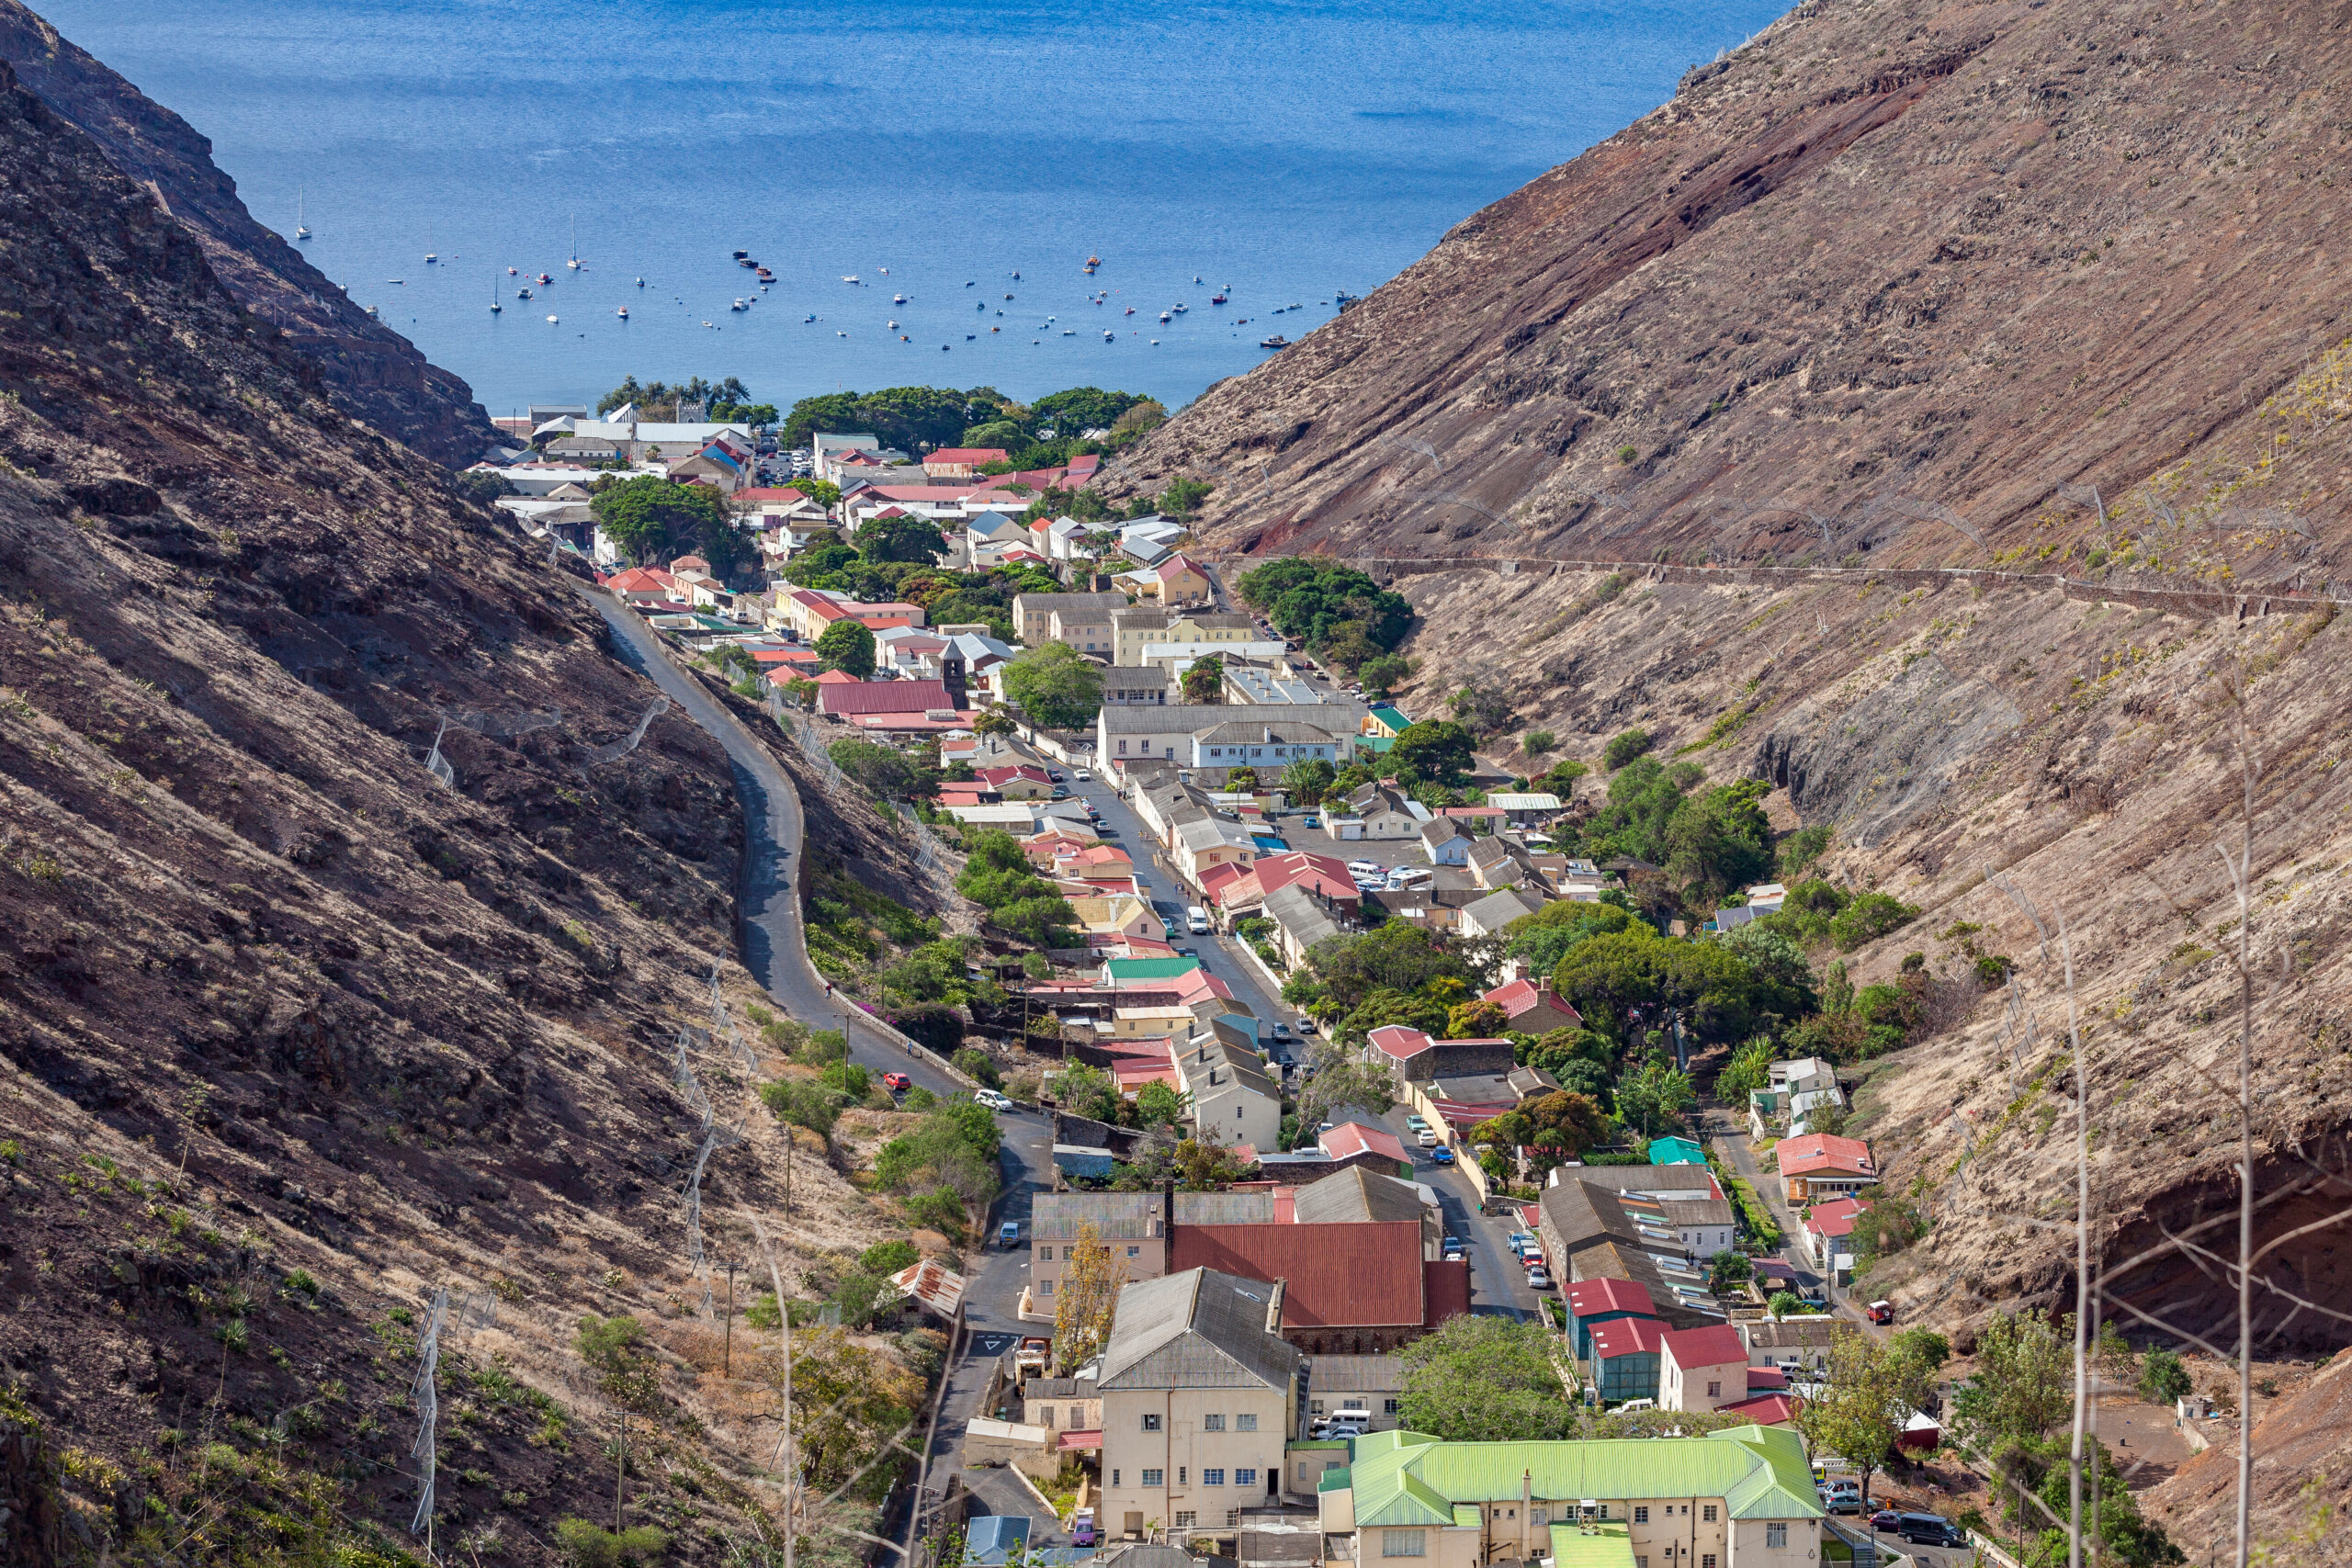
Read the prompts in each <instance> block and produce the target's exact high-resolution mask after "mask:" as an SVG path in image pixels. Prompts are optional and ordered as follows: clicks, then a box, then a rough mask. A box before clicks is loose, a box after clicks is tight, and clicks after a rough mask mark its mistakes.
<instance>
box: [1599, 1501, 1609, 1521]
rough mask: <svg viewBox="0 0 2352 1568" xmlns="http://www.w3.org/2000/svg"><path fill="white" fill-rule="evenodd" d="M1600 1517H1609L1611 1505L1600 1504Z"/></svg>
mask: <svg viewBox="0 0 2352 1568" xmlns="http://www.w3.org/2000/svg"><path fill="white" fill-rule="evenodd" d="M1600 1517H1602V1518H1604V1519H1605V1518H1607V1517H1609V1505H1608V1504H1606V1503H1603V1504H1602V1505H1600Z"/></svg>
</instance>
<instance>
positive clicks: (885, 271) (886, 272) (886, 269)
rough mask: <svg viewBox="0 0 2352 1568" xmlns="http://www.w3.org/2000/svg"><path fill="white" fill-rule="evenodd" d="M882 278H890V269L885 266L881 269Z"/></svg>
mask: <svg viewBox="0 0 2352 1568" xmlns="http://www.w3.org/2000/svg"><path fill="white" fill-rule="evenodd" d="M882 276H885V277H888V276H890V269H889V268H888V267H887V266H886V267H884V268H883V269H882Z"/></svg>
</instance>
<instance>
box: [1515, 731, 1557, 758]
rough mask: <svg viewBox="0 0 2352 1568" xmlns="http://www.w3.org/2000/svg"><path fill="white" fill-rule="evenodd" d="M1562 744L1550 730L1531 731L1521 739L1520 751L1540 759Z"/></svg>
mask: <svg viewBox="0 0 2352 1568" xmlns="http://www.w3.org/2000/svg"><path fill="white" fill-rule="evenodd" d="M1559 743H1560V738H1559V737H1558V736H1556V735H1555V734H1553V733H1552V732H1551V731H1550V730H1548V729H1531V730H1529V731H1528V732H1527V733H1526V734H1524V735H1522V736H1521V737H1520V738H1519V749H1520V750H1522V751H1524V752H1526V753H1527V754H1528V755H1529V756H1531V757H1540V756H1542V755H1543V754H1544V752H1546V751H1549V750H1551V749H1552V748H1553V747H1555V746H1557V745H1558V744H1559Z"/></svg>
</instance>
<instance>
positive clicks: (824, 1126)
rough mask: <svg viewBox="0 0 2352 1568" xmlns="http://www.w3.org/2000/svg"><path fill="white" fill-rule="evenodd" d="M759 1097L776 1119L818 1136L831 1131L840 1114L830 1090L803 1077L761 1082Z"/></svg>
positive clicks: (826, 1135) (826, 1136)
mask: <svg viewBox="0 0 2352 1568" xmlns="http://www.w3.org/2000/svg"><path fill="white" fill-rule="evenodd" d="M860 1070H861V1071H863V1070H864V1069H860ZM760 1100H761V1102H762V1103H763V1104H764V1105H765V1106H766V1107H767V1108H768V1110H769V1111H771V1112H772V1113H773V1114H774V1115H775V1119H776V1120H777V1121H779V1122H789V1123H791V1124H792V1125H794V1126H796V1127H806V1128H808V1129H809V1131H810V1132H812V1133H814V1134H817V1135H818V1136H819V1137H820V1138H830V1137H831V1136H832V1135H833V1122H835V1121H836V1120H838V1119H839V1117H840V1115H841V1108H840V1106H839V1105H838V1104H837V1103H835V1100H834V1098H833V1095H832V1094H831V1091H829V1090H828V1089H825V1087H824V1086H823V1085H822V1084H815V1083H810V1082H809V1081H808V1080H807V1079H805V1078H778V1079H776V1080H775V1082H773V1083H763V1084H762V1085H761V1086H760Z"/></svg>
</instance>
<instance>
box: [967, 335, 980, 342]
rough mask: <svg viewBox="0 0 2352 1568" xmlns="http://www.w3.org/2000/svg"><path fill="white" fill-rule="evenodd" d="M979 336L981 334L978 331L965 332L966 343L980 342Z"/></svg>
mask: <svg viewBox="0 0 2352 1568" xmlns="http://www.w3.org/2000/svg"><path fill="white" fill-rule="evenodd" d="M979 337H980V334H979V333H965V334H964V341H965V342H966V343H978V341H979Z"/></svg>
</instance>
